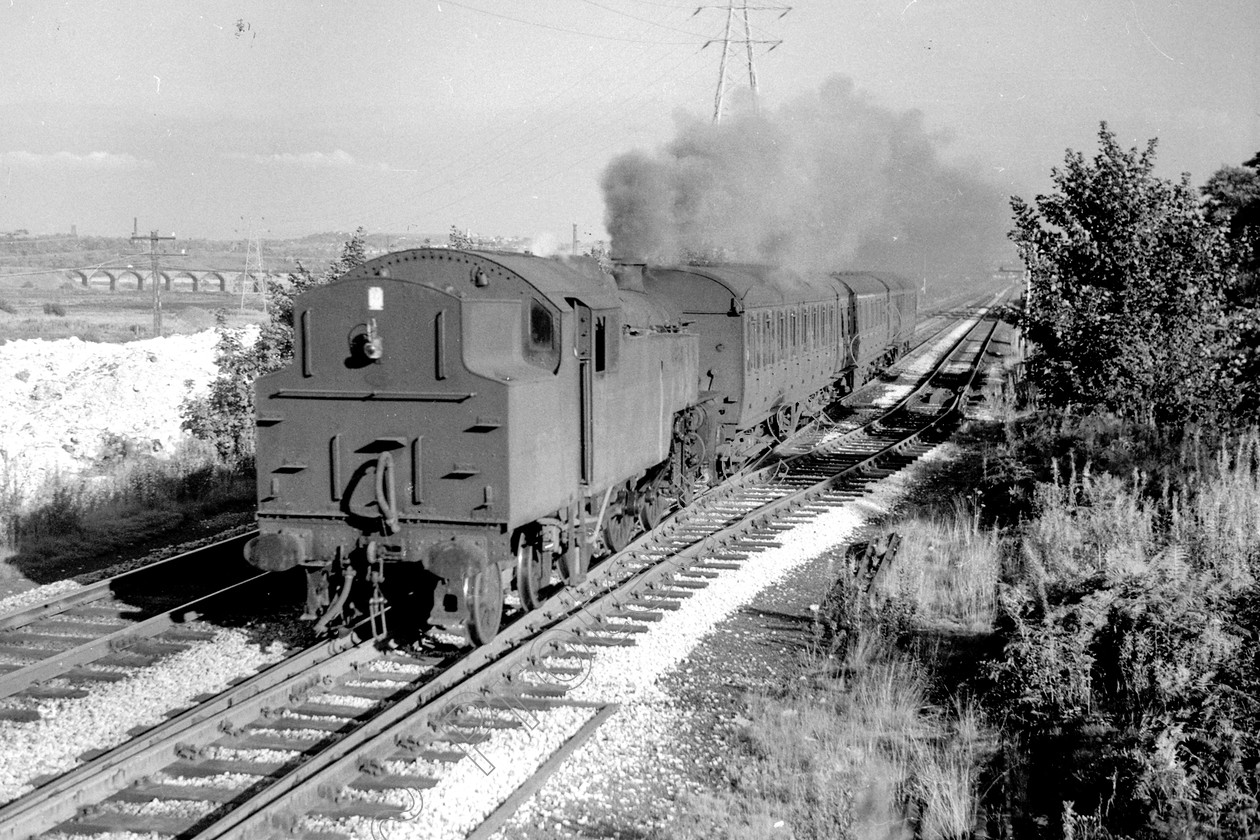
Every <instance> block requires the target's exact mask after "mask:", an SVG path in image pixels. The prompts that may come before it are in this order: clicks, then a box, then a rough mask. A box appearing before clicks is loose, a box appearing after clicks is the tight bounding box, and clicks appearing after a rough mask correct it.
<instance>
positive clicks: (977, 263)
mask: <svg viewBox="0 0 1260 840" xmlns="http://www.w3.org/2000/svg"><path fill="white" fill-rule="evenodd" d="M678 119H679V129H678V136H677V137H676V138H675V139H674V140H673V141H671V142H670V143H669V144H668V145H667V146H666V147H665V149H664V150H662V151H661V152H660V153H658V154H656V155H647V154H644V153H642V152H631V153H629V154H626V155H622V156H621V157H619V158H616V159H615V160H613V162H612V163H611V164H609V166H608V169H607V170H606V171H605V172H604V179H603V187H604V196H605V203H606V211H605V214H606V224H607V227H608V230H609V232H610V233H611V234H612V246H613V253H614V254H615V255H616V256H618V257H620V258H623V259H630V258H635V259H640V260H645V261H648V262H663V263H671V262H683V261H687V260H689V259H695V258H701V259H721V260H728V261H748V262H768V263H773V264H776V265H785V266H790V267H793V268H797V269H802V270H808V269H831V270H838V269H851V268H862V269H872V270H875V269H879V270H890V271H897V272H900V273H902V274H905V275H907V276H910V277H916V278H917V277H919V276H920V274H921V273H923V272H924V271H925V269H926V273H927V276H928V277H960V276H964V275H966V274H975V273H977V272H979V271H982V270H983V269H984V268H985V267H987V266H988V265H990V264H991V263H992V262H993V261H995V260H997V259H999V258H1000V257H1001V256H1004V255H1008V254H1009V253H1010V249H1009V246H1008V245H1007V244H1006V230H1007V228H1008V227H1009V224H1008V219H1009V217H1008V211H1007V207H1006V202H1005V199H1004V197H1003V196H1002V195H1001V193H1000V192H999V191H998V190H997V189H996V188H995V187H993V186H991V185H989V184H987V183H985V182H983V181H981V180H980V179H979V178H978V177H977V176H975V175H973V174H969V173H968V172H966V171H964V170H962V169H959V168H957V167H954V166H951V165H949V164H947V163H945V162H943V161H941V160H940V159H939V151H940V149H941V148H942V147H943V145H944V142H945V141H944V140H943V139H942V138H941V137H937V136H933V135H931V134H929V133H928V132H927V131H926V130H925V129H924V127H923V120H922V115H921V114H920V113H919V112H917V111H909V112H905V113H900V114H898V113H894V112H892V111H889V110H887V109H885V108H881V107H879V106H877V105H875V104H873V103H871V102H870V101H868V100H867V99H866V98H865V97H863V96H862V95H860V94H859V93H857V92H856V91H855V90H854V87H853V83H852V82H850V81H849V80H848V79H845V78H841V77H833V78H831V79H829V80H828V81H827V82H825V83H824V84H823V86H822V89H821V90H820V91H818V92H817V93H816V94H808V95H806V96H803V97H801V98H800V99H798V100H796V101H794V102H791V103H789V104H787V105H785V106H784V107H782V108H780V109H778V110H777V111H776V112H774V113H772V114H767V115H756V114H745V115H742V116H737V117H733V118H730V119H727V120H725V121H723V122H721V123H718V124H710V123H705V122H701V121H699V120H697V119H695V118H690V117H686V116H682V117H679V118H678Z"/></svg>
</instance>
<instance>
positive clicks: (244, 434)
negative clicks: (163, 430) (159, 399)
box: [180, 228, 366, 469]
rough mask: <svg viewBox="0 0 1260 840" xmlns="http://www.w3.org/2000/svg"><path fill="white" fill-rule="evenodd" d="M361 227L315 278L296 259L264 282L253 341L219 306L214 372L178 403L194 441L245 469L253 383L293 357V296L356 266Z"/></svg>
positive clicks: (251, 436) (361, 258) (249, 456)
mask: <svg viewBox="0 0 1260 840" xmlns="http://www.w3.org/2000/svg"><path fill="white" fill-rule="evenodd" d="M364 236H365V235H364V232H363V228H359V229H358V230H357V231H355V233H354V236H353V237H351V238H350V240H349V241H348V242H346V243H345V245H343V246H342V249H341V256H340V257H339V258H338V259H337V260H336V261H335V262H333V263H332V264H330V265H329V266H328V268H327V269H326V270H325V271H324V273H323V274H322V275H320V276H318V277H316V276H315V275H313V274H311V272H310V271H308V270H307V269H306V268H305V267H304V266H303V265H302V264H301V263H298V267H297V271H295V272H292V273H291V274H289V277H288V283H287V284H283V285H282V284H280V283H275V282H268V284H267V311H268V312H270V313H271V321H270V322H269V323H266V324H264V325H263V327H262V332H261V333H260V334H259V336H258V340H257V341H255V342H254V343H253V344H252V345H249V346H246V345H245V344H244V342H243V341H242V340H241V337H242V331H241V330H236V329H232V328H230V327H228V326H227V320H226V315H225V313H223V312H222V311H220V313H219V315H218V325H217V326H216V327H215V329H216V330H217V331H218V333H219V341H218V343H217V344H216V345H215V364H216V365H217V366H218V368H219V374H218V376H216V377H215V379H214V380H213V381H212V382H211V383H210V391H209V393H208V394H207V395H206V396H204V397H200V398H197V399H190V400H187V401H185V402H184V404H183V405H182V406H180V417H181V418H182V421H181V424H180V425H181V426H182V428H184V429H185V430H187V431H188V432H190V433H192V435H193V436H194V437H196V438H198V439H200V440H203V441H206V442H208V443H210V444H211V445H213V446H214V448H215V449H216V450H217V451H218V453H219V456H220V457H221V458H222V459H223V460H224V461H225V462H226V463H228V464H230V465H233V466H234V467H237V468H240V469H249V468H250V467H251V466H252V462H253V458H254V441H255V423H254V382H255V381H257V379H258V377H260V376H263V375H264V374H267V373H271V372H272V371H275V370H279V369H280V368H282V367H284V366H285V365H287V364H288V363H289V362H290V361H292V359H293V299H294V298H295V297H296V296H297V295H299V294H301V293H302V292H304V291H306V290H307V289H310V288H313V287H315V286H323V285H327V284H328V283H331V282H333V281H334V280H336V279H337V278H339V277H341V276H342V275H343V274H345V273H346V272H348V271H350V269H352V268H354V267H356V266H359V265H362V264H363V263H364V262H365V260H366V254H365V253H364Z"/></svg>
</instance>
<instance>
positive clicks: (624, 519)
mask: <svg viewBox="0 0 1260 840" xmlns="http://www.w3.org/2000/svg"><path fill="white" fill-rule="evenodd" d="M634 526H635V521H634V516H632V515H631V514H629V513H626V512H625V509H624V508H620V507H619V508H618V509H617V510H616V511H614V512H613V513H611V514H609V516H608V522H606V523H605V524H604V542H605V543H607V544H608V550H609V551H611V552H613V553H614V554H616V553H617V552H618V551H621V550H622V549H623V548H625V547H626V546H628V545H629V544H630V541H631V540H632V539H634Z"/></svg>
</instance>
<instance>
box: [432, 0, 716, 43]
mask: <svg viewBox="0 0 1260 840" xmlns="http://www.w3.org/2000/svg"><path fill="white" fill-rule="evenodd" d="M441 3H449V4H450V5H452V6H458V7H459V8H461V9H467V10H468V11H470V12H477V13H479V14H483V15H487V16H489V17H496V18H502V19H503V20H510V21H512V22H513V23H520V24H524V25H525V26H536V27H538V28H539V29H550V30H551V31H552V32H564V33H566V34H568V35H580V36H582V37H583V38H598V39H600V40H602V41H620V42H621V43H623V44H672V45H674V46H686V45H689V44H692V43H694V42H693V41H646V40H639V39H637V38H619V37H617V36H616V35H603V34H600V33H598V32H583V31H581V30H578V29H568V28H566V27H563V26H553V25H551V24H549V23H539V22H538V21H536V20H525V19H524V18H518V17H512V16H511V15H504V14H500V13H498V12H491V11H487V10H485V9H479V8H477V7H476V6H470V5H468V4H467V3H459V2H456V0H439V5H438V8H441ZM680 31H681V30H680Z"/></svg>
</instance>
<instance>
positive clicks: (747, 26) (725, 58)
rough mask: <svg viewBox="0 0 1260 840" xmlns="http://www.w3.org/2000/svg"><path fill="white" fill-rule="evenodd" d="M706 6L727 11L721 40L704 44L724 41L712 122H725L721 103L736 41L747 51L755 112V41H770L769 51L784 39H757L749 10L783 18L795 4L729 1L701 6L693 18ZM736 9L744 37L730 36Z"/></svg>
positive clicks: (765, 42)
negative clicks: (760, 3)
mask: <svg viewBox="0 0 1260 840" xmlns="http://www.w3.org/2000/svg"><path fill="white" fill-rule="evenodd" d="M705 9H723V10H725V11H726V29H725V31H724V32H723V34H722V38H721V40H720V41H719V40H718V39H717V38H714V39H713V40H711V41H706V42H705V44H704V46H705V47H708V46H709V44H717V43H721V44H722V60H721V62H720V63H719V65H718V85H717V96H716V97H714V102H713V121H714V122H715V123H716V122H721V121H722V106H723V105H724V104H725V101H726V80H727V76H728V69H727V68H728V65H729V63H730V59H731V58H732V57H733V55H734V48H735V46H736V45H737V44H743V45H744V49H745V52H746V54H747V62H748V89H749V90H750V91H751V92H752V103H753V111H754V112H756V111H757V109H758V104H757V65H756V62H754V60H753V45H754V44H769V45H770V49H769V50H766V52H770V50H773V49H774V48H775V47H777V46H779V44H782V43H783V41H782V40H773V39H762V38H754V37H753V36H752V24H751V23H750V22H749V20H748V13H749V12H778V13H779V17H780V18H782V17H783V16H784V15H786V14H787V13H788V12H790V11H792V7H791V6H749V5H748V0H740V5H739V6H738V7H737V6H736V5H735V0H727V2H726V5H725V6H701V7H700V8H698V9H696V11H695V13H694V14H693V15H692V17H695V16H696V15H698V14H700V13H701V12H702V11H704V10H705ZM737 10H738V11H739V12H740V20H741V21H742V22H743V24H744V37H743V38H732V37H731V29H732V28H733V26H734V23H735V12H736V11H737ZM702 49H703V48H702Z"/></svg>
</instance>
